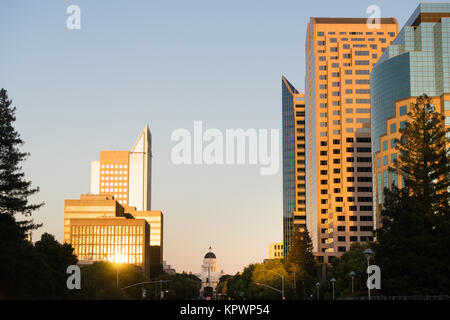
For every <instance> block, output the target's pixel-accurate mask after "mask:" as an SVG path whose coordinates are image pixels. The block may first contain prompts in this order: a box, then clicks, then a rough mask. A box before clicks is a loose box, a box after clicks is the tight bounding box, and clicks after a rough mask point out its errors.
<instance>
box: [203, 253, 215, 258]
mask: <svg viewBox="0 0 450 320" xmlns="http://www.w3.org/2000/svg"><path fill="white" fill-rule="evenodd" d="M205 259H216V255H215V254H214V252H208V253H207V254H205Z"/></svg>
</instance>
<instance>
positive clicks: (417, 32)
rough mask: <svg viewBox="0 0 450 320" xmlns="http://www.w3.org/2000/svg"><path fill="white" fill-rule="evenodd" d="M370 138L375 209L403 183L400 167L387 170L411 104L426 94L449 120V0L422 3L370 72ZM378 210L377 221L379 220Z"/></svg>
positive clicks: (394, 153) (447, 121) (435, 107)
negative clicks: (385, 191) (391, 189)
mask: <svg viewBox="0 0 450 320" xmlns="http://www.w3.org/2000/svg"><path fill="white" fill-rule="evenodd" d="M370 80H371V81H370V84H371V92H372V96H371V103H372V143H373V152H374V160H375V161H374V173H375V174H374V178H375V183H374V184H375V190H374V191H375V198H376V206H375V208H376V210H377V213H379V211H380V209H381V206H382V203H383V189H384V187H390V186H391V185H392V184H395V185H397V186H398V187H400V188H401V187H403V181H402V177H401V176H399V175H398V172H389V171H388V167H389V166H391V167H392V164H393V162H394V160H395V159H396V158H397V152H396V150H395V138H400V133H399V129H400V128H401V127H403V126H404V125H405V124H406V121H407V120H408V116H407V112H408V111H409V108H410V104H411V103H412V102H415V101H416V98H417V97H418V96H420V95H422V94H427V95H428V96H429V97H431V98H432V104H433V105H434V109H435V111H438V112H442V113H444V114H445V115H446V116H447V117H448V118H446V125H450V3H422V4H420V5H419V6H418V7H417V9H416V10H415V11H414V13H413V14H412V15H411V17H410V18H409V19H408V21H407V22H406V24H405V26H404V27H403V28H402V30H401V31H400V32H399V34H398V36H397V37H396V39H395V40H394V42H393V43H392V45H390V46H389V47H388V49H387V50H386V52H385V53H384V54H383V55H382V56H381V57H380V59H379V60H378V62H377V64H376V65H375V66H374V68H373V70H372V73H371V77H370ZM380 218H381V217H380V216H379V214H377V219H376V221H377V224H379V222H380Z"/></svg>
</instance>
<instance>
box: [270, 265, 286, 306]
mask: <svg viewBox="0 0 450 320" xmlns="http://www.w3.org/2000/svg"><path fill="white" fill-rule="evenodd" d="M269 271H270V272H272V273H275V274H277V275H279V276H280V277H281V294H282V297H281V299H282V300H284V299H286V298H285V296H284V276H283V275H282V274H279V273H278V272H275V271H272V270H269Z"/></svg>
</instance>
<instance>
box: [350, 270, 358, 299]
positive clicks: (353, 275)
mask: <svg viewBox="0 0 450 320" xmlns="http://www.w3.org/2000/svg"><path fill="white" fill-rule="evenodd" d="M349 275H350V277H352V295H353V293H354V287H353V278H354V277H355V275H356V273H355V271H350V273H349Z"/></svg>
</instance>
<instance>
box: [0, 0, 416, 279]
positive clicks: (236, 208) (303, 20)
mask: <svg viewBox="0 0 450 320" xmlns="http://www.w3.org/2000/svg"><path fill="white" fill-rule="evenodd" d="M418 3H419V2H418V1H411V0H401V1H399V0H396V1H392V0H389V1H385V0H383V1H373V0H370V1H366V0H353V1H335V0H329V1H328V0H327V1H325V0H316V1H286V0H279V1H264V0H257V1H256V0H255V1H253V0H252V1H242V0H240V1H235V0H227V1H215V0H206V1H197V0H191V1H129V0H128V1H124V0H120V1H106V0H95V1H94V0H91V1H87V0H84V1H82V0H72V1H65V0H55V1H43V0H41V1H36V0H29V1H22V0H3V1H2V6H1V10H0V39H1V43H2V44H1V50H0V87H4V88H6V89H7V90H8V92H9V95H10V98H11V99H13V101H14V104H15V105H16V106H17V107H18V112H17V118H18V120H17V123H16V127H17V129H18V130H19V132H20V133H21V134H22V137H23V139H24V140H25V141H26V144H25V146H24V148H23V149H24V150H25V151H28V152H31V157H30V158H29V159H28V160H27V162H26V164H25V166H24V169H25V172H26V175H27V178H29V179H31V180H32V181H33V183H34V184H35V185H38V186H40V188H41V192H40V194H39V195H38V196H37V197H35V200H36V201H39V200H44V201H45V202H46V206H45V207H44V208H43V209H41V210H40V211H39V212H37V213H35V220H36V221H37V222H43V223H44V226H43V227H42V228H41V229H40V230H39V231H38V232H36V234H35V235H34V238H35V240H37V239H38V238H39V237H40V234H41V233H42V232H49V233H52V234H54V235H55V236H56V237H57V238H58V240H59V241H61V240H62V233H63V215H64V199H67V198H69V199H70V198H72V199H74V198H78V197H79V195H80V194H81V193H87V192H88V191H89V181H90V180H89V164H90V161H91V160H96V159H98V157H99V151H100V150H127V149H129V148H131V146H132V145H133V144H134V142H135V139H136V138H137V136H138V134H139V132H140V131H141V130H142V129H143V128H144V126H145V124H146V123H148V124H149V126H150V129H151V131H152V134H153V155H154V158H153V203H152V209H154V210H162V211H163V212H164V214H165V227H164V235H165V239H164V253H165V260H167V261H168V263H169V264H172V265H173V266H174V267H175V268H176V269H177V271H182V270H186V271H193V272H199V270H200V264H201V262H202V259H203V255H204V254H205V252H206V251H207V249H208V247H209V246H210V245H211V246H212V247H213V250H214V251H215V253H216V255H217V256H218V260H219V265H220V267H221V268H222V269H223V270H224V271H225V272H226V273H235V272H237V271H239V270H241V269H242V268H243V267H244V266H246V265H248V264H249V263H251V262H260V261H262V260H263V259H264V258H266V257H267V254H268V245H269V243H271V242H275V241H281V239H282V188H281V185H282V179H281V168H280V171H279V173H278V174H277V175H274V176H261V175H259V167H257V166H248V165H247V166H175V165H173V164H172V163H171V161H170V150H171V148H172V146H173V145H174V143H173V142H171V141H170V134H171V132H172V131H173V130H174V129H177V128H187V129H189V130H192V127H193V121H194V120H202V121H203V123H204V126H205V127H206V128H211V127H213V128H219V129H221V130H224V129H226V128H244V129H246V128H267V129H270V128H281V75H285V76H286V77H287V78H288V79H289V80H290V81H291V82H292V83H293V84H294V85H295V86H296V87H297V88H298V89H299V90H302V89H303V85H304V69H305V66H304V65H305V55H304V51H305V50H304V44H305V33H306V26H307V22H308V20H309V17H311V16H323V17H326V16H327V17H366V16H367V15H366V8H367V7H368V6H369V5H372V4H375V5H378V6H379V7H380V8H381V14H382V16H383V17H395V18H397V19H398V22H399V26H400V27H401V26H402V25H403V23H404V22H405V21H406V19H407V18H408V17H409V15H410V14H411V13H412V12H413V10H414V9H415V8H416V7H417V5H418ZM71 4H76V5H79V6H80V8H81V30H75V31H70V30H68V29H67V28H66V19H67V17H68V15H67V14H66V8H67V7H68V6H69V5H71ZM280 156H281V155H280ZM280 161H281V159H280Z"/></svg>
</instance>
